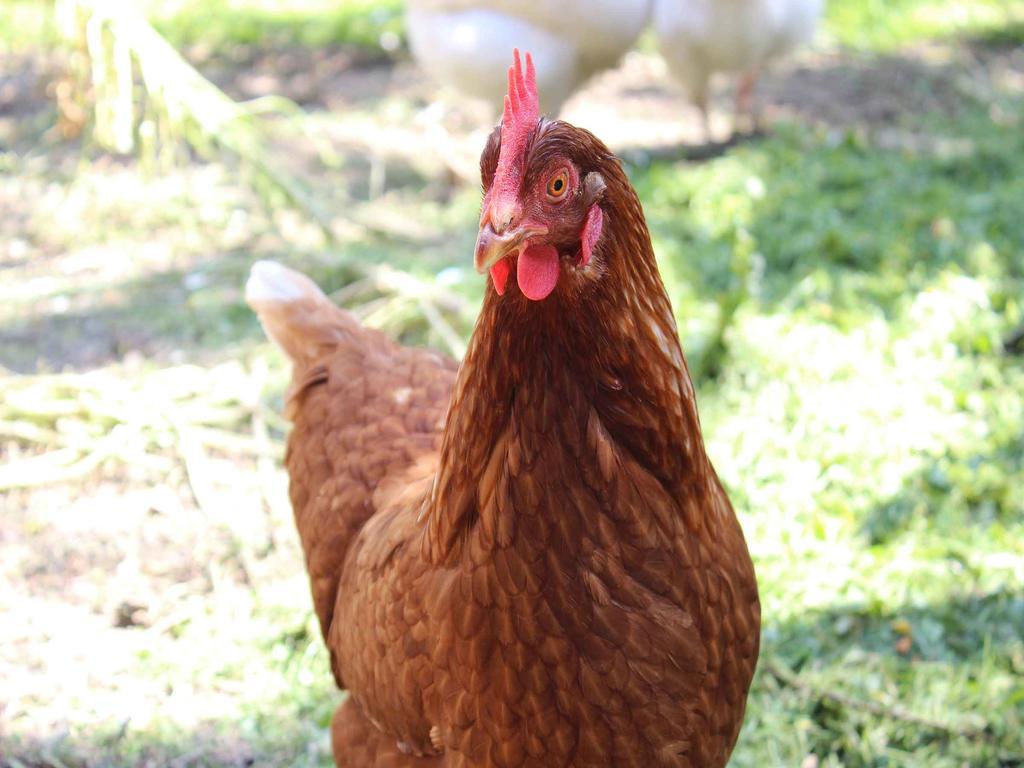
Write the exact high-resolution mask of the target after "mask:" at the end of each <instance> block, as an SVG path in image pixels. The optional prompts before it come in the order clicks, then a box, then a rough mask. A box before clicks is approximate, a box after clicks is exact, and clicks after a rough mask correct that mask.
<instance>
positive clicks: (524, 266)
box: [516, 245, 559, 301]
mask: <svg viewBox="0 0 1024 768" xmlns="http://www.w3.org/2000/svg"><path fill="white" fill-rule="evenodd" d="M558 269H559V267H558V249H556V248H555V247H554V246H553V245H531V246H529V247H528V248H527V249H526V250H525V251H523V252H522V253H521V254H519V267H518V269H517V270H516V280H517V281H518V282H519V290H521V291H522V292H523V295H524V296H525V297H526V298H528V299H532V300H533V301H540V300H541V299H544V298H547V296H548V294H550V293H551V292H552V291H553V290H555V285H557V283H558Z"/></svg>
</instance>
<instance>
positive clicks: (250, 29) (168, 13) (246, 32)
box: [148, 0, 403, 50]
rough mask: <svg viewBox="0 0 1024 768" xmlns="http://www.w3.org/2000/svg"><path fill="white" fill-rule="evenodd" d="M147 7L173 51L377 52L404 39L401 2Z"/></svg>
mask: <svg viewBox="0 0 1024 768" xmlns="http://www.w3.org/2000/svg"><path fill="white" fill-rule="evenodd" d="M148 5H149V7H150V9H151V11H150V13H149V17H150V18H151V19H152V20H153V21H154V23H155V25H156V28H157V29H158V30H159V31H160V33H161V34H163V35H164V36H166V37H167V39H168V40H170V41H171V42H172V43H173V44H175V45H177V46H183V45H189V44H196V43H199V44H202V45H204V46H208V47H210V48H212V49H214V50H216V49H218V48H221V47H223V46H226V45H232V44H239V45H247V44H248V45H253V44H260V45H281V44H293V45H305V46H310V47H318V46H324V45H338V44H347V45H356V46H360V47H363V48H367V49H376V50H379V49H380V48H381V43H382V36H390V39H391V41H392V42H391V44H392V45H395V44H398V43H399V41H400V36H401V35H402V34H403V23H402V9H403V3H402V2H401V0H344V1H343V2H337V1H335V2H328V1H327V0H298V1H297V2H289V3H280V2H274V1H273V0H247V1H246V2H244V3H238V2H232V1H231V0H182V1H181V2H176V3H159V2H153V1H152V0H150V2H148ZM385 42H386V39H385Z"/></svg>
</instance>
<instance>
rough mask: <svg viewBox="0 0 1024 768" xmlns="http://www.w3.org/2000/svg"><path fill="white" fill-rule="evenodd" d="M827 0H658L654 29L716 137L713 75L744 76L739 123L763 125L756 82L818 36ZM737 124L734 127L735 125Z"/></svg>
mask: <svg viewBox="0 0 1024 768" xmlns="http://www.w3.org/2000/svg"><path fill="white" fill-rule="evenodd" d="M822 5H823V0H655V6H654V28H655V32H656V33H657V36H658V44H659V47H660V48H661V53H662V55H663V56H664V57H665V61H666V62H667V64H668V67H669V70H670V71H671V72H672V74H673V75H674V76H675V77H676V78H677V79H678V80H679V81H680V82H681V83H682V85H683V87H684V88H685V89H686V91H687V94H688V96H689V98H690V100H691V101H692V102H693V103H694V104H695V105H696V106H697V108H698V109H700V111H701V114H702V115H703V119H704V132H705V137H706V138H707V139H708V140H710V139H711V129H710V121H709V118H708V91H709V84H710V81H711V76H712V74H714V73H715V72H724V73H728V74H732V75H738V76H739V82H738V85H737V87H736V122H737V123H738V122H739V118H740V117H741V116H742V115H746V116H747V117H748V118H749V119H750V123H751V127H752V128H754V129H756V128H757V127H758V120H759V115H758V114H757V107H756V104H755V103H754V102H755V100H754V86H755V84H756V83H757V78H758V76H759V75H760V74H761V72H762V71H763V70H764V68H765V66H766V65H767V64H768V63H769V62H770V61H771V60H772V59H775V58H777V57H780V56H783V55H785V54H786V53H788V52H790V51H791V50H792V49H794V48H796V47H797V46H798V45H800V44H801V43H804V42H807V41H808V40H810V39H811V38H812V37H813V36H814V30H815V27H816V26H817V22H818V18H819V17H820V16H821V11H822ZM734 128H735V125H734Z"/></svg>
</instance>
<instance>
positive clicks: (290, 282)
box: [245, 261, 323, 304]
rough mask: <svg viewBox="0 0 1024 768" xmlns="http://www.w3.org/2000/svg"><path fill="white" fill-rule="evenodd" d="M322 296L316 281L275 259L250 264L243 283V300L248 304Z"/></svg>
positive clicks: (288, 301) (281, 302) (286, 301)
mask: <svg viewBox="0 0 1024 768" xmlns="http://www.w3.org/2000/svg"><path fill="white" fill-rule="evenodd" d="M320 296H323V291H321V290H320V289H319V288H318V287H317V285H316V283H314V282H313V281H312V280H310V279H309V278H308V277H306V276H305V275H303V274H302V273H301V272H296V271H295V270H293V269H288V267H286V266H284V265H283V264H278V263H277V262H276V261H257V262H256V263H255V264H253V265H252V269H251V270H250V272H249V279H248V280H247V281H246V283H245V300H246V301H247V302H249V304H253V303H254V302H256V303H264V302H275V303H280V304H290V303H291V302H293V301H299V300H300V299H304V298H317V297H320Z"/></svg>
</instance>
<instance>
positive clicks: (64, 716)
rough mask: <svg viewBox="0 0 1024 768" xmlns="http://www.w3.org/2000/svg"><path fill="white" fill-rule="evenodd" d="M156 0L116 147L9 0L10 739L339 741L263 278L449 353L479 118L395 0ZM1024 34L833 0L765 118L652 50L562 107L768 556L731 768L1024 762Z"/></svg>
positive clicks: (996, 12)
mask: <svg viewBox="0 0 1024 768" xmlns="http://www.w3.org/2000/svg"><path fill="white" fill-rule="evenodd" d="M65 5H70V6H72V7H74V4H65ZM112 7H113V6H112ZM135 7H136V8H137V9H138V10H139V11H140V12H141V13H142V14H143V15H144V17H145V18H146V19H148V20H149V21H150V22H151V23H152V24H153V27H154V28H155V30H156V31H157V32H158V33H159V34H160V35H161V36H163V38H165V39H166V40H167V41H168V42H169V43H170V45H171V46H172V48H168V49H166V50H164V54H165V60H166V61H168V62H170V63H169V64H167V65H166V67H164V68H161V69H159V70H158V74H159V73H163V74H165V75H167V78H168V79H167V83H166V87H165V90H163V91H161V90H160V88H154V87H149V89H148V90H146V89H143V88H142V82H143V80H142V77H144V75H145V67H146V64H145V58H146V57H152V56H153V55H154V54H157V55H159V54H160V51H161V50H163V49H160V48H159V46H154V45H149V44H147V41H148V42H152V39H151V38H147V37H145V34H143V37H142V38H141V39H142V43H143V44H141V45H139V46H138V50H136V51H135V53H134V54H133V55H135V56H136V59H135V60H134V63H133V65H132V67H133V69H132V71H133V77H132V78H131V79H130V81H129V87H128V90H127V92H126V94H122V96H126V97H127V99H128V103H129V104H130V105H131V106H130V112H131V123H130V125H129V127H128V133H129V135H130V140H131V148H132V150H133V153H132V154H121V155H118V154H114V153H111V152H109V151H108V150H105V149H103V148H102V146H101V145H100V144H99V143H98V141H97V137H96V136H95V135H94V134H93V133H92V131H91V129H92V128H94V127H95V122H94V121H95V116H94V114H93V113H91V112H90V110H89V108H88V105H89V104H90V103H91V102H90V99H91V98H93V97H94V96H95V95H96V92H95V91H93V92H90V91H89V89H90V88H92V89H96V88H97V85H96V81H95V79H94V78H92V77H91V75H92V74H94V73H93V72H92V71H91V70H90V71H89V72H88V73H87V74H89V75H90V77H81V75H82V74H83V70H82V68H83V67H87V68H88V67H89V66H91V65H90V61H89V60H88V59H83V58H80V57H81V56H82V49H81V48H80V47H79V48H76V44H75V43H74V42H72V43H67V42H62V37H61V36H60V35H59V34H58V29H59V27H60V24H59V23H58V19H57V16H56V15H55V11H54V7H53V6H52V5H51V4H49V3H46V2H41V1H38V0H37V1H30V0H5V1H4V2H0V210H2V211H3V214H2V216H0V270H2V271H3V274H4V277H3V279H2V280H0V365H2V366H3V369H4V371H3V373H2V378H0V382H2V386H0V456H2V459H3V462H2V465H0V500H2V514H0V542H2V546H3V553H4V556H3V558H2V563H0V640H2V642H0V678H2V679H3V680H4V699H3V700H0V765H4V766H5V767H6V766H11V768H20V767H21V766H57V767H59V766H118V767H120V766H149V765H159V766H163V765H173V766H183V767H184V766H236V765H295V766H301V765H307V766H327V765H330V764H331V762H330V757H329V746H328V744H327V740H326V731H325V729H326V727H327V723H328V721H329V717H330V714H331V712H332V711H333V708H334V706H335V705H336V703H337V700H338V695H337V694H336V693H335V692H334V691H333V690H332V687H331V685H330V676H329V674H328V672H327V664H326V659H325V654H324V652H323V649H322V647H321V641H320V638H319V633H318V630H317V629H316V627H315V623H314V620H313V618H312V614H311V612H310V609H309V605H308V595H307V588H306V578H305V574H304V570H303V568H302V564H301V556H300V555H299V553H298V549H297V546H296V542H295V536H294V533H293V531H292V528H291V521H290V511H289V508H288V504H287V498H286V495H285V488H286V479H285V478H284V476H283V473H282V471H281V467H280V458H281V452H282V445H283V436H284V434H285V431H286V425H285V424H284V423H283V422H282V421H281V419H280V417H279V416H278V415H277V414H278V413H279V410H280V406H281V394H282V392H283V390H284V387H285V385H286V382H287V373H288V372H287V370H286V369H285V367H284V363H283V360H282V358H281V356H280V355H279V354H278V353H277V352H276V351H275V350H273V349H272V348H271V347H270V346H269V345H268V344H266V342H265V341H264V339H263V337H262V334H261V332H260V330H259V328H258V324H257V323H256V321H255V319H254V318H253V317H252V315H251V313H250V312H249V311H248V309H247V308H246V307H245V306H244V303H243V301H242V296H241V286H242V283H243V281H244V276H245V274H246V272H247V270H248V266H249V265H250V264H251V262H252V261H254V260H255V259H257V258H277V259H280V260H282V261H285V262H287V263H289V264H291V265H293V266H296V267H298V268H301V269H304V270H306V271H308V272H309V273H311V274H312V275H313V276H314V277H315V278H316V279H317V280H318V281H319V282H320V283H321V284H322V285H324V286H325V287H326V288H327V289H328V290H331V291H334V292H335V293H334V296H335V298H336V299H337V300H339V301H340V302H341V303H343V304H344V305H345V306H348V307H349V308H351V309H353V311H355V312H357V313H358V314H359V315H360V317H361V318H363V319H364V320H365V321H366V322H368V323H369V324H371V325H375V326H377V327H381V328H384V329H386V330H387V331H388V332H390V333H392V334H394V335H396V336H397V337H399V338H401V339H402V340H403V341H405V342H407V343H414V344H429V345H432V346H435V347H437V348H439V349H444V350H446V351H448V352H450V353H452V354H460V352H461V349H462V348H463V346H462V345H463V344H464V341H465V339H466V338H467V337H468V334H469V332H470V330H471V327H472V322H473V319H474V317H475V314H476V310H477V307H478V305H479V300H480V297H481V293H482V284H481V282H480V280H479V279H478V277H477V276H476V275H475V274H474V273H473V271H472V269H471V267H470V265H469V254H470V253H471V249H472V243H473V239H474V234H475V227H476V215H477V207H478V203H479V191H478V189H477V188H476V186H475V183H474V182H473V180H472V179H471V178H470V177H471V169H472V164H473V160H474V155H475V153H476V152H478V151H479V148H480V146H482V138H481V137H482V135H483V133H482V131H483V130H484V128H485V126H486V121H485V120H482V119H481V117H480V113H479V112H478V111H474V110H473V108H471V107H465V106H463V105H461V104H457V103H456V104H453V103H452V101H451V96H450V94H447V93H445V92H439V91H438V90H437V88H436V87H435V86H433V85H431V84H430V83H428V82H427V81H426V80H424V79H423V77H422V76H421V75H419V73H417V72H416V70H415V68H414V67H413V65H412V64H411V63H410V62H409V60H408V54H407V52H406V48H405V35H404V30H403V17H402V6H401V3H399V2H391V1H390V0H389V1H388V2H369V1H366V2H363V0H358V1H356V2H326V0H291V2H287V3H284V2H272V1H271V0H230V1H229V0H205V1H204V2H195V1H194V0H180V1H179V2H156V1H155V0H147V1H146V2H142V3H139V4H137V5H136V6H135ZM72 28H74V24H72ZM111 29H113V28H111ZM108 31H109V30H108ZM72 37H73V38H74V35H72ZM115 38H116V36H115ZM129 38H130V35H129ZM114 41H115V40H114V38H111V39H110V40H108V42H107V43H105V44H104V45H107V46H108V47H107V48H104V50H109V51H110V54H111V56H117V55H123V51H122V52H121V53H117V52H115V51H114V48H113V47H111V46H113V45H114ZM77 42H78V44H81V42H82V41H81V40H78V41H77ZM1022 44H1024V5H1022V4H1021V3H1020V2H1016V1H1015V0H973V1H972V2H966V1H965V2H953V1H952V0H898V1H897V0H888V1H883V0H835V2H831V3H830V4H829V8H828V12H827V16H826V19H825V23H824V25H823V30H822V31H821V33H820V35H819V38H818V40H817V42H816V44H815V45H814V46H813V47H812V49H811V50H810V51H807V52H805V53H804V54H802V55H801V56H800V57H798V58H797V59H796V60H794V61H792V62H788V63H786V64H784V65H782V66H780V67H778V68H777V71H776V73H775V74H774V75H772V77H770V78H769V79H768V82H766V84H765V86H766V88H765V91H766V96H765V98H766V101H767V102H768V106H769V118H770V119H771V122H772V129H771V131H770V133H769V135H768V136H766V137H763V138H758V139H756V140H752V141H744V142H741V143H739V144H737V145H735V146H731V147H729V148H727V149H726V151H724V152H722V153H720V154H718V155H716V156H714V157H712V158H711V159H707V160H703V161H696V160H692V159H687V157H688V156H689V155H688V152H687V151H686V148H685V139H686V136H687V135H688V134H687V133H686V130H687V128H686V126H687V125H688V124H689V123H692V122H695V120H694V115H693V114H691V112H689V111H687V108H686V107H685V106H684V104H683V102H682V100H681V99H679V98H678V96H677V95H676V94H675V93H674V91H673V89H672V87H671V85H670V84H668V83H667V82H666V81H665V80H664V78H661V79H658V78H657V77H656V75H657V73H658V72H659V70H658V67H657V64H656V55H655V54H654V53H653V46H652V45H651V44H650V41H647V40H642V41H641V45H640V49H641V50H640V51H639V52H638V53H634V54H631V55H630V56H629V57H627V59H626V62H625V64H624V66H623V68H622V71H621V72H619V73H614V74H611V75H609V76H606V77H602V78H600V79H599V80H598V81H596V82H595V83H594V84H592V85H591V86H590V87H589V88H588V89H587V90H585V91H584V92H583V93H582V94H580V95H579V96H577V97H576V98H575V99H574V100H573V102H571V103H570V105H569V107H568V117H569V118H570V119H574V115H578V116H579V118H580V120H581V122H584V123H585V124H586V125H587V127H590V128H592V129H593V130H595V131H596V132H597V133H598V134H600V135H603V136H608V137H609V140H610V141H612V143H613V145H614V146H615V147H616V149H619V150H621V152H622V154H623V156H624V158H625V159H626V165H627V170H628V171H629V173H630V176H631V178H632V179H633V182H634V184H635V185H636V188H637V191H638V192H639V194H640V197H641V199H642V200H643V203H644V206H645V211H646V214H647V217H648V222H649V225H650V227H651V231H652V237H653V239H654V244H655V248H656V250H657V253H658V256H659V261H660V263H661V266H662V271H663V275H664V278H665V281H666V284H667V286H668V288H669V290H670V293H671V294H672V297H673V300H674V303H675V307H676V310H677V314H678V317H679V322H680V329H681V333H682V335H683V340H684V346H685V348H686V350H687V355H688V357H689V359H690V362H691V367H692V369H693V370H694V373H695V379H696V383H697V386H698V389H699V395H700V406H701V413H702V421H703V424H704V428H705V431H706V437H707V440H708V444H709V449H710V451H711V454H712V457H713V459H714V461H715V463H716V466H717V468H718V470H719V472H720V474H721V475H722V477H723V480H724V481H725V483H726V484H727V486H728V487H729V490H730V494H731V496H732V499H733V501H734V504H735V506H736V507H737V510H738V511H739V514H740V516H741V519H742V522H743V524H744V528H745V530H746V534H747V538H748V541H749V542H750V545H751V549H752V551H753V554H754V557H755V561H756V565H757V569H758V574H759V579H760V583H761V589H762V597H763V605H764V644H763V648H764V650H763V661H762V664H761V667H760V670H759V674H758V677H757V678H756V680H755V686H754V690H753V692H752V696H751V700H750V704H749V710H748V717H747V722H746V725H745V728H744V732H743V735H742V737H741V740H740V743H739V746H738V747H737V750H736V753H735V756H734V759H733V765H736V766H774V765H780V766H782V765H786V766H795V765H799V766H803V767H804V768H814V767H815V766H819V765H820V766H903V765H906V766H951V767H952V766H963V765H972V766H1014V765H1024V748H1022V746H1021V738H1020V733H1021V732H1022V728H1024V682H1022V680H1024V640H1022V627H1024V587H1022V585H1024V492H1022V490H1021V489H1022V488H1024V397H1022V393H1024V359H1022V354H1024V216H1022V215H1021V212H1022V203H1024V123H1022V120H1024V47H1022ZM76 51H77V53H76ZM139 54H141V55H142V57H143V61H142V63H140V61H139V59H138V55H139ZM179 56H180V58H177V57H179ZM192 67H194V68H195V72H196V73H198V74H197V75H196V77H198V75H202V77H201V78H200V79H198V80H190V79H189V78H190V77H191V75H188V74H187V73H188V72H190V71H192V70H191V68H192ZM154 71H155V72H156V71H157V70H154ZM76 72H77V76H76ZM652 72H653V73H654V75H652ZM167 73H178V74H181V77H180V78H174V77H171V75H169V74H167ZM182 73H184V74H182ZM112 77H113V80H112V82H116V75H114V76H112ZM153 82H155V81H154V80H153V79H152V78H150V79H148V80H146V85H147V86H152V83H153ZM190 84H191V85H190ZM179 86H180V87H181V88H183V89H184V90H178V88H179ZM114 91H115V99H114V100H115V101H116V88H115V89H114ZM196 92H198V93H199V94H200V95H199V96H195V95H194V94H195V93H196ZM182 93H184V94H186V97H183V98H181V99H177V96H180V95H181V94H182ZM652 93H653V94H654V95H653V96H649V97H648V96H644V97H643V98H640V97H639V96H637V94H648V95H649V94H652ZM100 95H102V94H100ZM176 99H177V100H176ZM197 99H198V102H197ZM204 99H205V100H204ZM723 101H724V97H721V95H720V96H719V100H718V102H717V103H718V104H719V106H720V105H721V103H722V102H723ZM196 103H198V104H200V105H201V106H200V107H198V108H196V106H195V105H196ZM593 103H606V104H610V105H612V106H613V109H615V110H617V111H618V112H620V113H622V114H623V115H628V114H631V110H634V109H636V110H638V111H639V112H640V118H638V119H642V120H643V121H644V124H645V125H648V124H649V125H653V126H654V127H655V128H658V131H660V133H658V131H654V134H656V135H661V136H665V137H667V139H666V140H665V141H664V142H663V143H662V144H660V145H658V146H647V145H644V144H643V143H641V144H640V145H637V143H636V142H631V141H629V140H623V139H621V138H619V139H616V137H617V136H618V137H621V135H622V134H623V133H624V131H623V130H621V126H617V125H615V122H614V121H612V120H607V119H596V118H594V117H593V114H594V113H593V112H591V111H588V107H589V106H590V105H591V104H593ZM438 105H440V106H438ZM76 110H77V111H76ZM218 110H223V111H224V112H223V115H225V116H226V117H224V119H223V121H221V122H217V121H216V120H213V121H212V122H211V115H216V114H220V113H219V112H218ZM602 114H614V112H611V113H602ZM587 119H591V120H592V122H589V123H588V122H586V121H587ZM625 133H629V132H628V131H625ZM467 168H469V169H470V170H469V171H468V172H467V170H466V169H467Z"/></svg>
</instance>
